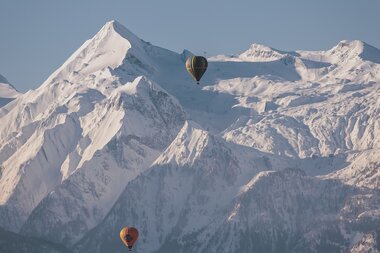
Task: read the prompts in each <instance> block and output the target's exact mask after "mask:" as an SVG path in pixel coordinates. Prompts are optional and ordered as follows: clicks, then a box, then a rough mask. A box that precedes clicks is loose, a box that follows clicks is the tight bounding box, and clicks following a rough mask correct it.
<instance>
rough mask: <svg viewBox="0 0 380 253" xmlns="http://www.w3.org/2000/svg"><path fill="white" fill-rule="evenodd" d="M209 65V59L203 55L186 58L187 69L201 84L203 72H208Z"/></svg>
mask: <svg viewBox="0 0 380 253" xmlns="http://www.w3.org/2000/svg"><path fill="white" fill-rule="evenodd" d="M207 66H208V63H207V59H206V58H205V57H203V56H192V57H189V58H187V60H186V69H187V71H188V72H189V74H190V75H191V76H192V77H193V78H194V79H195V80H196V81H197V84H199V80H201V78H202V76H203V74H204V73H205V72H206V69H207Z"/></svg>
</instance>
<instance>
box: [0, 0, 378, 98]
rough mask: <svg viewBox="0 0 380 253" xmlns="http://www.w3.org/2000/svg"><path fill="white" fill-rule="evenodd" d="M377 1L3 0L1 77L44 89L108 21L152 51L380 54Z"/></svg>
mask: <svg viewBox="0 0 380 253" xmlns="http://www.w3.org/2000/svg"><path fill="white" fill-rule="evenodd" d="M379 10H380V1H378V0H314V1H312V0H277V1H275V0H261V1H258V0H193V1H188V0H187V1H183V0H149V1H148V0H104V1H99V0H65V1H57V0H33V1H31V0H24V1H21V0H0V74H2V75H4V76H5V77H6V78H7V79H8V80H9V81H10V82H11V83H12V84H13V85H14V86H16V88H17V89H19V90H20V91H23V92H24V91H26V90H28V89H32V88H36V87H38V86H39V85H40V84H41V83H42V82H43V81H44V80H45V79H46V78H47V77H48V76H49V75H50V74H51V73H52V72H53V71H54V70H55V69H56V68H58V67H59V66H60V65H61V64H62V63H63V62H64V61H65V60H66V59H67V58H68V57H69V56H70V55H71V54H72V53H73V52H74V51H75V50H76V49H77V48H78V47H79V46H80V45H81V44H82V43H83V42H84V41H85V40H87V39H89V38H91V37H92V36H93V35H94V34H95V33H96V32H97V31H98V30H99V29H100V28H101V27H102V26H103V25H104V23H105V22H107V21H109V20H112V19H116V20H118V21H119V22H120V23H122V24H123V25H125V26H126V27H127V28H128V29H130V30H131V31H132V32H134V33H135V34H136V35H138V36H139V37H140V38H142V39H144V40H146V41H149V42H151V43H152V44H154V45H158V46H161V47H165V48H167V49H170V50H173V51H176V52H182V50H183V49H184V48H186V49H189V50H191V51H192V52H194V53H197V54H203V51H206V52H207V55H208V56H210V55H214V54H234V53H240V52H242V51H244V50H246V49H247V48H248V47H249V45H250V44H251V43H252V42H257V43H262V44H265V45H268V46H271V47H274V48H277V49H282V50H295V49H309V50H324V49H328V48H331V47H332V46H334V45H335V44H337V43H338V42H339V41H340V40H343V39H349V40H351V39H360V40H363V41H365V42H367V43H369V44H372V45H373V46H376V47H378V48H380V32H379V26H380V15H379Z"/></svg>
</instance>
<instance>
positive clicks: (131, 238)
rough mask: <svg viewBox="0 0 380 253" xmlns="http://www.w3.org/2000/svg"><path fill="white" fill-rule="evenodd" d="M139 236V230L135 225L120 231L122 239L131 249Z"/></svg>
mask: <svg viewBox="0 0 380 253" xmlns="http://www.w3.org/2000/svg"><path fill="white" fill-rule="evenodd" d="M138 238H139V231H138V230H137V229H136V228H134V227H130V228H129V227H125V228H123V229H122V230H121V231H120V239H121V240H122V241H123V243H124V244H125V245H126V246H127V247H128V249H129V251H131V250H132V247H133V245H134V244H135V243H136V241H137V239H138Z"/></svg>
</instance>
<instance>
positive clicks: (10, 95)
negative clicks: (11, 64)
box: [0, 75, 20, 108]
mask: <svg viewBox="0 0 380 253" xmlns="http://www.w3.org/2000/svg"><path fill="white" fill-rule="evenodd" d="M18 95H20V93H19V92H18V91H17V90H16V89H15V87H13V86H12V85H11V84H10V83H9V82H8V80H7V79H6V78H5V77H4V76H2V75H0V108H1V107H3V106H4V105H6V104H8V103H9V102H11V101H12V100H13V99H15V98H16V97H17V96H18Z"/></svg>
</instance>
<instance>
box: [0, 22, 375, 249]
mask: <svg viewBox="0 0 380 253" xmlns="http://www.w3.org/2000/svg"><path fill="white" fill-rule="evenodd" d="M189 55H191V52H189V51H187V50H184V52H183V53H182V54H178V53H175V52H171V51H169V50H166V49H163V48H160V47H157V46H154V45H152V44H150V43H149V42H145V41H143V40H141V39H140V38H138V37H137V36H135V35H134V34H133V33H132V32H131V31H129V30H128V29H126V28H125V27H123V26H122V25H121V24H119V23H118V22H116V21H111V22H108V23H107V24H106V25H105V26H104V27H103V28H102V29H101V30H100V31H99V32H98V33H97V34H96V35H95V36H94V37H93V38H92V39H90V40H88V41H86V42H85V43H84V44H83V45H82V46H81V47H80V48H79V49H78V50H77V51H76V52H75V53H74V54H73V55H72V56H71V57H70V58H69V59H68V60H67V61H66V62H65V63H64V64H63V65H62V66H61V67H60V68H59V69H57V70H56V71H55V72H54V73H53V74H52V75H51V76H50V77H49V78H48V79H47V80H46V81H45V82H44V83H43V84H42V85H41V86H40V87H39V88H38V89H36V90H33V91H29V92H27V93H25V94H21V95H19V96H17V97H16V98H15V100H14V101H13V102H12V103H9V104H7V105H5V106H3V107H2V108H0V120H1V124H0V166H1V167H0V227H2V228H4V229H5V230H8V231H12V232H7V233H12V235H16V234H14V233H17V234H21V235H22V236H28V238H29V237H33V238H36V239H35V240H36V241H41V240H42V241H44V242H49V243H53V245H64V246H65V247H67V248H69V250H72V251H73V252H122V251H123V250H125V249H124V248H123V247H124V246H123V245H122V243H121V242H120V240H119V238H118V232H119V231H120V228H121V227H123V226H126V225H132V226H137V227H138V228H139V229H140V239H139V241H138V243H137V246H136V247H137V250H141V251H146V252H167V251H176V252H190V251H195V250H196V251H198V252H347V251H351V252H364V251H360V250H361V248H366V249H368V250H373V251H374V252H376V250H379V249H378V245H380V243H378V242H377V241H378V239H377V238H378V236H377V235H378V234H379V231H378V228H379V227H380V211H379V210H380V194H379V193H380V174H379V171H380V169H379V168H380V156H379V153H380V137H379V136H380V96H379V95H380V50H378V49H376V48H374V47H372V46H370V45H368V44H366V43H364V42H361V41H342V42H340V43H339V44H338V45H337V46H335V47H334V48H332V49H330V50H326V51H296V52H285V51H281V50H276V49H273V48H270V47H267V46H263V45H258V44H253V45H252V46H251V47H250V48H249V49H248V50H247V51H246V52H243V53H242V54H240V55H237V56H223V55H219V56H215V57H210V58H209V68H208V70H207V72H206V74H205V75H204V77H203V79H202V81H201V86H198V85H194V81H193V80H192V79H191V78H190V76H189V75H188V74H187V72H186V69H185V67H184V64H185V61H186V58H187V57H188V56H189ZM362 245H364V246H363V247H362ZM358 250H359V251H358ZM36 251H38V250H36Z"/></svg>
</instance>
